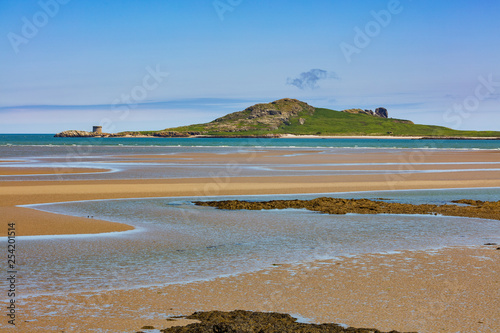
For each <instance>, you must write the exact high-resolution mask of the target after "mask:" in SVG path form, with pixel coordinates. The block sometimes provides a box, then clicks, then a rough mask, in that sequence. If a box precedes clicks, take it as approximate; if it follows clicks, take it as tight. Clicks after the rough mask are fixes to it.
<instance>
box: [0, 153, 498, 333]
mask: <svg viewBox="0 0 500 333" xmlns="http://www.w3.org/2000/svg"><path fill="white" fill-rule="evenodd" d="M113 160H114V161H115V162H117V161H120V162H124V163H126V162H127V161H128V162H134V161H135V162H140V163H144V164H147V163H149V162H150V161H152V162H154V163H161V161H169V162H172V161H173V160H174V161H178V162H180V161H185V160H189V161H190V163H200V164H203V163H209V162H210V163H213V162H219V163H222V164H224V165H226V168H225V169H224V170H225V171H218V172H215V173H214V174H213V176H212V177H209V178H208V177H206V178H177V179H106V180H99V179H94V180H59V181H44V180H41V179H40V180H24V181H18V180H16V181H9V180H4V181H2V182H0V202H1V204H0V214H1V215H2V216H4V217H5V219H3V220H4V221H6V223H7V222H15V223H16V228H17V236H23V235H56V234H73V233H76V234H88V233H102V232H112V231H125V230H131V229H133V227H131V226H129V225H126V224H123V223H115V222H110V221H100V220H97V219H93V218H91V217H88V216H81V217H70V216H65V215H59V214H53V213H46V212H42V211H38V210H33V209H30V208H26V207H19V205H30V204H40V203H55V202H68V201H81V200H99V199H118V198H146V197H149V198H153V197H175V196H215V195H247V194H284V193H334V192H354V191H375V190H377V191H378V190H402V189H438V188H485V187H500V171H499V170H498V168H497V167H498V166H499V165H500V152H498V151H452V150H449V151H440V152H425V153H424V152H419V151H411V150H408V151H404V152H402V153H399V154H391V153H385V154H384V153H380V152H376V153H375V152H373V153H366V154H363V155H360V154H349V153H346V154H328V153H325V152H322V153H321V154H318V151H311V150H307V149H305V150H300V151H295V152H294V153H293V154H290V152H289V151H271V152H270V151H264V152H252V153H248V152H247V153H241V154H224V155H218V154H210V153H204V154H178V155H168V156H167V155H130V156H119V157H116V156H115V157H114V159H113ZM159 161H160V162H159ZM262 163H265V164H266V165H268V166H269V165H271V166H273V167H275V168H277V169H279V168H287V166H286V165H288V164H304V165H303V166H300V167H299V168H300V169H303V170H306V171H307V170H315V169H318V168H324V167H325V165H324V164H328V166H326V167H328V168H331V169H339V170H347V171H349V170H351V171H352V170H363V169H364V170H367V169H370V170H372V169H373V170H376V169H378V170H381V169H382V170H386V172H383V173H378V174H369V173H368V174H349V173H348V174H347V175H326V176H325V175H316V176H315V175H306V176H280V177H262V176H259V177H255V176H253V177H250V176H242V175H241V173H240V172H239V171H238V166H239V165H242V164H256V165H257V164H262ZM359 163H362V164H363V163H364V165H356V164H359ZM366 163H378V164H379V165H373V166H372V167H373V168H370V166H369V165H367V164H366ZM391 163H393V165H390V164H391ZM394 163H396V164H394ZM464 163H465V164H464ZM349 164H351V165H349ZM105 170H106V169H102V171H105ZM39 171H40V172H44V171H45V172H46V170H42V169H41V170H39ZM94 171H97V172H95V175H99V172H98V170H94ZM421 171H426V172H421ZM1 172H2V168H1V167H0V173H1ZM3 172H4V173H5V174H6V173H7V172H9V174H10V175H15V172H16V170H15V169H12V168H9V169H8V170H3ZM17 172H19V174H22V172H23V170H21V169H18V171H17ZM67 172H87V171H86V170H67ZM0 235H2V236H5V235H6V228H3V229H2V230H0ZM499 255H500V251H497V250H496V247H495V246H482V247H474V248H470V247H467V248H466V247H457V248H445V249H442V250H438V251H402V252H398V253H391V254H368V255H360V256H355V257H342V258H339V259H337V260H328V261H317V262H311V263H302V264H294V265H292V264H286V265H282V264H280V263H276V265H275V266H273V267H270V268H268V269H265V270H261V271H258V272H253V273H248V274H242V275H236V276H229V277H221V278H217V279H214V280H210V281H201V282H193V283H187V284H174V285H168V286H163V287H154V288H152V287H151V288H142V289H134V290H109V291H106V292H100V293H92V294H90V293H88V292H82V293H78V292H76V293H69V294H63V295H50V296H36V297H29V298H26V299H22V301H21V302H22V305H20V307H21V308H22V314H20V315H19V316H20V317H21V318H20V320H19V325H18V327H17V329H18V330H19V329H21V330H22V331H23V332H36V331H40V330H41V331H46V332H50V331H60V330H64V331H65V332H81V331H90V330H92V329H103V330H104V331H106V330H107V332H135V331H139V330H140V329H141V328H142V327H143V326H145V325H151V326H154V327H156V328H166V327H169V326H172V325H179V324H185V323H186V322H185V321H183V320H174V321H172V320H167V319H168V318H170V317H172V316H177V315H188V314H190V313H192V312H194V311H199V310H215V309H218V310H234V309H244V310H253V311H278V312H286V313H290V314H292V315H293V314H300V315H301V316H303V317H305V318H307V319H309V320H311V321H312V322H318V323H319V322H337V323H343V324H347V325H351V326H354V327H375V328H378V329H381V330H387V331H388V330H392V329H396V330H401V331H419V332H437V331H439V332H457V331H466V332H496V331H499V330H500V321H499V318H500V312H499V309H500V307H499V305H500V304H499V303H498V302H499V301H498V300H499V299H500V294H499V290H500V288H499V285H498V283H499V279H498V278H497V276H498V272H499V268H500V266H499V265H500V261H499V260H498V256H499ZM21 293H22V291H21ZM44 307H45V308H46V309H47V310H41V309H43V308H44ZM47 311H48V312H50V315H46V314H45V312H47ZM13 332H14V331H13Z"/></svg>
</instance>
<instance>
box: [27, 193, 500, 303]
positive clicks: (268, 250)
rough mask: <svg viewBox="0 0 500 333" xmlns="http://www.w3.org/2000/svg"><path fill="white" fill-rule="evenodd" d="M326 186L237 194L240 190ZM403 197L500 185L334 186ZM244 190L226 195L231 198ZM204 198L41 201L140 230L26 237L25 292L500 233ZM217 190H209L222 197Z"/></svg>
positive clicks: (207, 274) (489, 227)
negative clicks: (227, 204) (223, 206)
mask: <svg viewBox="0 0 500 333" xmlns="http://www.w3.org/2000/svg"><path fill="white" fill-rule="evenodd" d="M319 196H325V194H321V195H293V196H291V195H283V196H276V195H273V196H246V197H244V196H238V197H237V198H239V199H249V200H268V199H269V200H270V199H271V198H272V199H277V198H292V197H293V198H314V197H319ZM331 196H335V197H345V198H360V197H363V198H380V197H383V198H385V199H392V200H396V201H400V202H412V203H421V202H430V203H447V202H449V201H450V200H454V199H460V198H470V199H478V200H498V198H499V197H500V189H474V190H471V189H466V190H420V191H383V192H371V193H346V194H332V195H331ZM228 198H235V197H219V198H218V199H228ZM198 199H199V198H185V197H183V198H162V199H140V200H137V199H128V200H102V201H86V202H76V203H65V204H64V203H63V204H50V205H38V206H36V208H37V209H42V210H46V211H50V212H57V213H64V214H69V215H75V216H88V215H90V216H93V217H94V218H99V219H104V220H111V221H117V222H124V223H128V224H131V225H133V226H135V227H136V228H137V230H135V231H132V232H124V233H113V234H108V235H100V236H95V235H90V236H59V237H51V236H38V237H19V238H18V244H19V247H18V248H19V249H18V257H19V258H20V261H21V262H20V263H19V264H20V267H21V268H20V273H19V281H20V288H22V289H23V292H22V293H21V295H22V297H26V296H29V295H33V294H47V293H48V294H51V293H59V292H69V291H96V290H100V289H110V288H125V289H128V288H137V287H143V286H151V285H163V284H168V283H182V282H188V281H195V280H203V279H211V278H214V277H218V276H223V275H227V274H235V273H239V272H246V271H253V270H257V269H260V268H264V267H270V266H271V265H273V264H280V263H293V262H304V261H310V260H314V259H329V258H337V257H338V256H345V255H355V254H361V253H379V252H392V251H398V250H418V249H435V248H440V247H444V246H462V245H482V244H484V243H486V242H500V221H493V220H484V219H470V218H459V217H443V216H427V215H425V216H423V215H356V214H348V215H342V216H339V215H327V214H321V213H317V212H309V211H305V210H271V211H245V210H243V211H224V210H217V209H214V208H211V207H198V206H194V205H192V204H191V200H198ZM213 199H214V198H203V200H213Z"/></svg>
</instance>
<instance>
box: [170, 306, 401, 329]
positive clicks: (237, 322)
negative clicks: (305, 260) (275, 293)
mask: <svg viewBox="0 0 500 333" xmlns="http://www.w3.org/2000/svg"><path fill="white" fill-rule="evenodd" d="M183 318H186V319H196V320H199V321H200V323H194V324H189V325H187V326H175V327H171V328H167V329H163V330H160V332H163V333H213V332H218V333H254V332H255V333H257V332H259V333H260V332H262V333H280V332H301V333H316V332H317V333H320V332H321V333H323V332H324V333H327V332H328V333H344V332H345V333H383V332H381V331H379V330H377V329H373V328H354V327H344V326H341V325H337V324H304V323H298V322H297V320H296V319H295V318H293V317H292V316H290V315H288V314H282V313H273V312H253V311H243V310H235V311H231V312H223V311H208V312H195V313H193V314H192V315H190V316H187V317H183ZM389 333H400V332H398V331H391V332H389ZM401 333H402V332H401Z"/></svg>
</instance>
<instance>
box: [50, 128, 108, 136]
mask: <svg viewBox="0 0 500 333" xmlns="http://www.w3.org/2000/svg"><path fill="white" fill-rule="evenodd" d="M96 136H99V137H100V136H103V133H95V132H87V131H77V130H69V131H64V132H60V133H57V134H56V135H54V137H56V138H87V137H96Z"/></svg>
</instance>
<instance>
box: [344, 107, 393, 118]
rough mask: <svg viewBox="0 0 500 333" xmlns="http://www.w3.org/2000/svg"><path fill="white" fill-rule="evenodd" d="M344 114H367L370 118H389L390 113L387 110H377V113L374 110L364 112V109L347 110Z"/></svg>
mask: <svg viewBox="0 0 500 333" xmlns="http://www.w3.org/2000/svg"><path fill="white" fill-rule="evenodd" d="M342 112H347V113H352V114H367V115H369V116H375V117H380V118H388V117H389V113H388V112H387V109H386V108H376V109H375V112H373V111H372V110H362V109H347V110H343V111H342Z"/></svg>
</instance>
